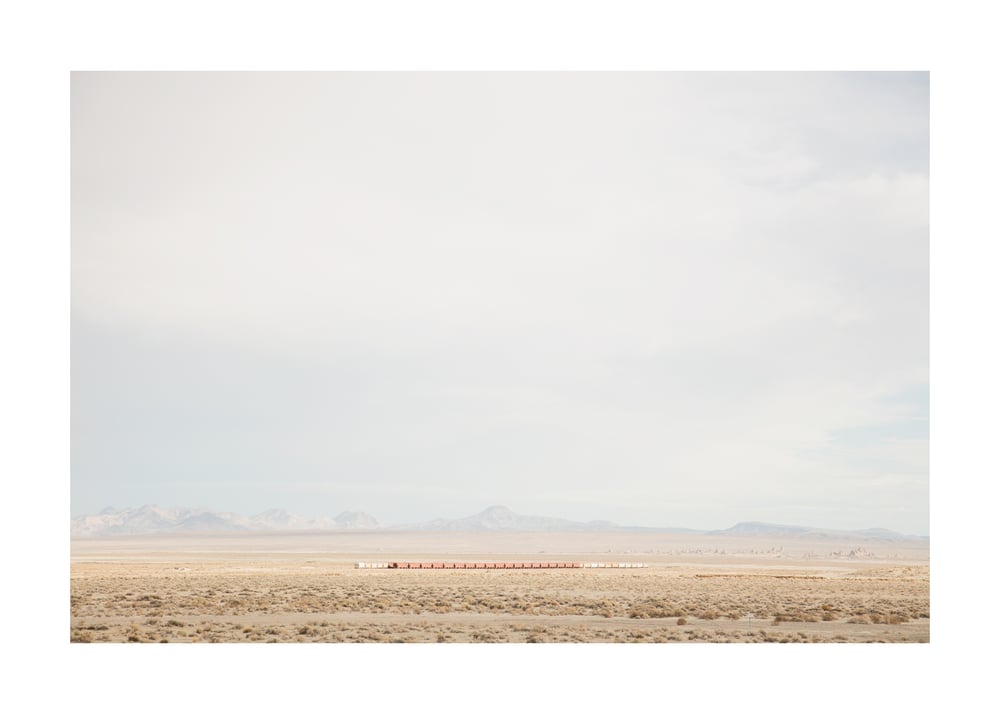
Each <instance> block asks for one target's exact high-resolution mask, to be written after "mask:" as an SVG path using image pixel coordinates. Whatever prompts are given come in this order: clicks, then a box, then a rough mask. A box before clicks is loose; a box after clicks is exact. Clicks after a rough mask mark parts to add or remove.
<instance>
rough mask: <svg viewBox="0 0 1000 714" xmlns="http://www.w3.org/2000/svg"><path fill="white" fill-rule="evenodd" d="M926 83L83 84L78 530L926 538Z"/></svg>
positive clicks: (795, 76) (75, 200)
mask: <svg viewBox="0 0 1000 714" xmlns="http://www.w3.org/2000/svg"><path fill="white" fill-rule="evenodd" d="M928 93H929V83H928V77H927V75H926V74H923V73H919V74H860V73H856V74H810V73H790V74H781V73H777V74H776V73H768V74H754V73H743V74H657V73H635V74H616V73H607V74H547V73H539V74H477V73H456V74H420V73H415V74H377V73H357V74H322V73H310V74H253V73H244V74H213V73H198V74H170V73H165V74H152V73H123V74H114V73H110V74H100V73H94V74H91V73H75V74H74V75H73V79H72V162H73V163H72V331H73V332H72V447H71V457H72V475H71V484H72V512H73V515H81V514H85V513H96V512H97V511H99V510H100V509H102V508H104V507H106V506H117V507H124V506H137V505H141V504H144V503H157V504H160V505H164V506H168V505H187V506H204V507H209V508H215V509H219V510H233V511H237V512H241V513H247V514H249V513H256V512H259V511H261V510H264V509H266V508H271V507H281V508H287V509H289V510H291V511H295V512H300V513H304V514H306V515H335V514H336V513H339V512H340V511H342V510H346V509H359V510H364V511H367V512H369V513H371V514H372V515H374V516H375V517H376V518H378V519H379V520H380V521H381V522H383V523H403V522H411V521H418V520H426V519H430V518H433V517H455V516H465V515H469V514H471V513H473V512H476V511H479V510H481V509H482V508H484V507H486V506H489V505H492V504H505V505H507V506H509V507H510V508H512V509H513V510H515V511H517V512H520V513H529V514H542V515H552V516H560V517H565V518H572V519H578V520H589V519H598V518H600V519H610V520H613V521H616V522H619V523H622V524H629V525H649V526H687V527H695V528H724V527H728V526H730V525H732V524H733V523H735V522H737V521H741V520H765V521H773V522H779V523H792V524H806V525H816V526H825V527H834V528H837V527H842V528H863V527H874V526H879V527H886V528H892V529H895V530H900V531H904V532H908V533H918V534H927V533H928V532H929V530H928V528H929V527H928V509H929V498H928V399H929V397H928V395H929V391H928V373H929V366H928V346H929V345H928V312H929V299H928V282H929V278H928V251H929V242H928V106H929V104H928V102H929V97H928Z"/></svg>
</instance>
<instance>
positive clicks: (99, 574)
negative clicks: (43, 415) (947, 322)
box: [70, 553, 930, 643]
mask: <svg viewBox="0 0 1000 714" xmlns="http://www.w3.org/2000/svg"><path fill="white" fill-rule="evenodd" d="M255 555H257V554H255ZM643 559H644V560H652V558H649V557H646V558H643ZM662 560H664V561H666V560H667V558H663V559H662ZM691 560H693V561H697V559H696V558H692V559H691ZM670 561H671V562H669V563H668V562H661V563H659V564H658V563H656V562H653V563H651V565H652V567H650V568H648V569H643V570H633V571H620V570H567V571H462V570H447V571H378V570H374V571H364V570H361V571H359V570H354V569H353V568H352V567H351V565H350V561H349V560H348V559H344V558H341V559H331V560H327V561H318V560H315V559H305V558H303V557H302V556H301V555H298V556H297V555H295V554H284V555H281V556H268V555H265V556H264V557H260V556H259V555H257V557H255V558H252V559H248V558H246V557H235V556H234V555H233V554H224V555H221V556H217V557H204V558H202V559H200V560H197V561H195V560H187V559H184V558H183V557H181V556H180V555H178V554H172V553H166V554H158V556H157V557H155V558H152V557H147V558H145V559H143V558H142V557H141V554H140V555H135V554H130V555H128V556H127V557H124V556H123V557H119V558H106V559H103V560H91V561H89V562H82V559H81V562H74V563H73V564H72V568H71V581H70V613H71V631H70V639H71V641H73V642H81V643H83V642H139V643H143V642H147V643H162V642H440V643H448V642H482V643H505V642H524V643H529V642H530V643H542V642H699V641H701V642H704V641H708V642H789V643H791V642H879V641H893V642H903V641H911V642H926V641H928V639H929V630H930V627H929V611H930V607H929V590H930V580H929V568H928V566H927V565H922V564H906V565H900V566H891V567H890V566H885V565H884V564H883V565H880V564H867V565H866V564H848V565H847V566H845V565H844V564H843V563H837V564H836V565H833V564H829V567H827V566H826V565H823V564H819V565H817V564H816V563H815V562H811V561H810V562H805V561H801V562H791V563H782V564H781V565H780V567H779V566H777V565H775V564H774V562H773V561H769V560H763V559H761V560H760V561H759V562H753V561H750V562H749V563H748V562H738V563H737V562H732V565H731V566H730V565H728V564H727V562H724V561H711V562H709V563H705V562H689V563H684V562H681V563H678V562H676V558H674V557H671V558H670Z"/></svg>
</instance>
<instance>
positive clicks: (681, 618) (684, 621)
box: [677, 617, 688, 625]
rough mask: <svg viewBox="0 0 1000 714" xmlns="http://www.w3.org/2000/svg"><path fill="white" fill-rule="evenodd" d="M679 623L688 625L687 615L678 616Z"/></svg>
mask: <svg viewBox="0 0 1000 714" xmlns="http://www.w3.org/2000/svg"><path fill="white" fill-rule="evenodd" d="M677 624H678V625H686V624H688V621H687V618H686V617H678V618H677Z"/></svg>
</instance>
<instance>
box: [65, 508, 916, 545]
mask: <svg viewBox="0 0 1000 714" xmlns="http://www.w3.org/2000/svg"><path fill="white" fill-rule="evenodd" d="M375 529H379V530H392V531H429V532H470V533H476V532H478V533H483V532H544V533H557V532H561V533H573V532H587V533H607V532H619V533H620V532H628V533H687V534H692V535H711V536H739V537H765V536H769V537H782V538H801V539H820V540H821V539H844V538H850V539H855V540H861V541H902V540H928V539H927V537H926V536H906V535H902V534H900V533H896V532H894V531H889V530H885V529H883V528H869V529H865V530H854V531H845V530H832V529H822V528H812V527H807V526H785V525H777V524H774V523H758V522H746V523H737V524H736V525H735V526H733V527H732V528H727V529H726V530H714V531H704V530H694V529H690V528H643V527H636V526H619V525H617V524H615V523H612V522H611V521H586V522H581V521H571V520H567V519H565V518H550V517H547V516H524V515H520V514H517V513H514V512H513V511H511V510H510V509H509V508H507V507H505V506H490V507H489V508H487V509H486V510H484V511H482V512H481V513H477V514H475V515H472V516H467V517H465V518H438V519H435V520H432V521H427V522H424V523H416V524H411V525H403V526H391V527H385V526H380V525H379V523H378V521H376V520H375V518H373V517H372V516H370V515H368V514H367V513H363V512H361V511H344V512H343V513H341V514H340V515H338V516H335V517H332V518H330V517H324V518H308V517H306V516H300V515H296V514H294V513H289V512H288V511H284V510H281V509H271V510H267V511H264V512H262V513H258V514H257V515H255V516H243V515H240V514H238V513H230V512H220V511H211V510H209V509H205V508H161V507H159V506H153V505H147V506H140V507H139V508H125V509H121V510H115V509H113V508H106V509H104V510H103V511H101V512H100V513H99V514H97V515H96V516H81V517H79V518H74V519H72V520H71V521H70V534H71V535H72V536H74V537H97V536H114V535H144V534H152V533H206V532H258V531H344V530H375Z"/></svg>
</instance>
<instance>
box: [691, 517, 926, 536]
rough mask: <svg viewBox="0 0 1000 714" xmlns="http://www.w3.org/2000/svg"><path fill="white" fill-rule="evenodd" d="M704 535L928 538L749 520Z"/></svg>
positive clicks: (881, 529) (889, 532) (887, 531)
mask: <svg viewBox="0 0 1000 714" xmlns="http://www.w3.org/2000/svg"><path fill="white" fill-rule="evenodd" d="M705 534H706V535H729V536H781V537H784V538H802V539H810V540H823V539H834V538H836V539H843V538H855V539H861V540H866V541H899V540H928V538H927V536H911V535H903V534H902V533H897V532H895V531H890V530H886V529H885V528H865V529H863V530H856V531H845V530H835V529H832V528H811V527H808V526H781V525H777V524H774V523H759V522H756V521H749V522H746V523H737V524H736V525H735V526H733V527H732V528H727V529H725V530H722V531H705Z"/></svg>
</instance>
